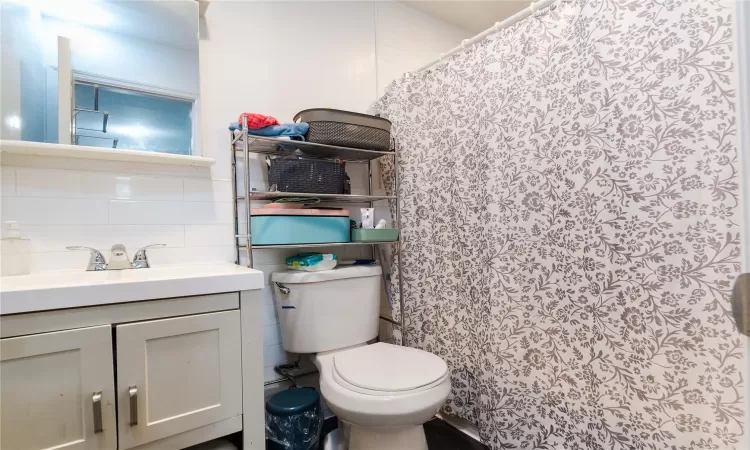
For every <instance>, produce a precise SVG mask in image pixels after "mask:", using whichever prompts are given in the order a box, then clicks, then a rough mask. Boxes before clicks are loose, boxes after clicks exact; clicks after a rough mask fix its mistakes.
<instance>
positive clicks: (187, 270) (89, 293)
mask: <svg viewBox="0 0 750 450" xmlns="http://www.w3.org/2000/svg"><path fill="white" fill-rule="evenodd" d="M263 280H264V279H263V272H260V271H258V270H253V269H248V268H246V267H241V266H237V265H234V264H228V263H220V264H207V265H193V266H163V267H151V268H149V269H128V270H105V271H101V272H86V271H63V272H45V273H38V274H31V275H23V276H18V277H2V278H0V314H17V313H22V312H30V311H42V310H49V309H62V308H76V307H81V306H92V305H103V304H110V303H122V302H132V301H140V300H154V299H160V298H170V297H187V296H191V295H204V294H213V293H219V292H236V291H246V290H252V289H261V288H263V282H264V281H263Z"/></svg>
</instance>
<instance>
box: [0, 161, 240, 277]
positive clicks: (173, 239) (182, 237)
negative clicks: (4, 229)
mask: <svg viewBox="0 0 750 450" xmlns="http://www.w3.org/2000/svg"><path fill="white" fill-rule="evenodd" d="M38 159H39V158H38V157H21V156H17V155H5V156H4V157H3V161H2V163H3V164H2V167H1V169H2V173H1V174H0V180H1V181H2V186H1V187H0V192H1V193H2V200H1V204H0V220H2V221H6V220H16V221H18V222H20V223H21V226H22V232H23V235H24V237H28V238H31V244H32V252H33V254H32V270H33V271H51V270H65V269H71V268H75V267H80V268H84V267H85V266H86V262H87V261H88V254H87V253H86V252H72V251H68V250H66V248H65V247H66V246H69V245H82V246H88V247H94V248H96V249H98V250H99V251H101V252H102V253H103V254H104V255H105V256H108V255H109V250H110V248H111V247H112V245H113V244H117V243H120V244H124V245H125V246H126V248H127V249H128V252H129V254H130V256H131V257H132V255H133V253H134V252H135V251H136V250H137V249H138V248H139V247H142V246H144V245H148V244H167V247H165V248H156V249H151V250H149V259H150V260H151V262H152V263H154V264H186V263H188V264H192V263H211V262H217V261H232V260H233V259H234V250H233V244H234V242H233V239H232V234H233V225H232V223H233V222H232V221H233V219H232V217H233V216H232V203H231V183H230V181H229V180H212V179H211V178H210V173H209V172H208V170H205V169H204V170H202V171H200V170H195V169H192V168H184V169H182V170H180V168H166V167H158V166H153V165H138V164H129V165H123V164H115V163H106V162H87V163H84V162H82V161H80V160H79V161H78V164H77V163H76V161H75V160H67V161H66V160H62V159H61V160H59V161H58V163H57V164H56V163H55V161H54V158H52V159H46V160H44V161H39V160H38ZM9 160H10V161H9ZM167 169H168V170H167ZM160 170H166V173H164V172H160Z"/></svg>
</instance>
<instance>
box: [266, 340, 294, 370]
mask: <svg viewBox="0 0 750 450" xmlns="http://www.w3.org/2000/svg"><path fill="white" fill-rule="evenodd" d="M290 360H291V358H290V357H288V356H287V353H286V352H285V351H284V348H283V347H282V346H281V345H272V346H269V347H263V367H273V366H276V365H278V364H284V363H285V362H288V361H290Z"/></svg>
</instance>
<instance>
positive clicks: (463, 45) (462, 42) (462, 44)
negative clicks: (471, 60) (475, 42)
mask: <svg viewBox="0 0 750 450" xmlns="http://www.w3.org/2000/svg"><path fill="white" fill-rule="evenodd" d="M467 42H469V40H468V39H464V40H463V41H461V48H466V43H467Z"/></svg>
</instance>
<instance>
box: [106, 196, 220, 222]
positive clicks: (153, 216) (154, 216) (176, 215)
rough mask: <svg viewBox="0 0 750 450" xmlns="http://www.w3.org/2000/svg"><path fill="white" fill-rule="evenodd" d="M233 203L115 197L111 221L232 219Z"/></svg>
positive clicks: (110, 212) (110, 214)
mask: <svg viewBox="0 0 750 450" xmlns="http://www.w3.org/2000/svg"><path fill="white" fill-rule="evenodd" d="M232 217H233V213H232V205H231V204H230V203H210V202H150V201H127V200H111V201H110V207H109V221H110V223H115V224H192V225H200V224H215V223H225V224H226V223H232Z"/></svg>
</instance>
